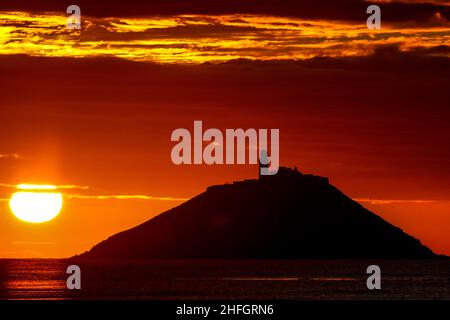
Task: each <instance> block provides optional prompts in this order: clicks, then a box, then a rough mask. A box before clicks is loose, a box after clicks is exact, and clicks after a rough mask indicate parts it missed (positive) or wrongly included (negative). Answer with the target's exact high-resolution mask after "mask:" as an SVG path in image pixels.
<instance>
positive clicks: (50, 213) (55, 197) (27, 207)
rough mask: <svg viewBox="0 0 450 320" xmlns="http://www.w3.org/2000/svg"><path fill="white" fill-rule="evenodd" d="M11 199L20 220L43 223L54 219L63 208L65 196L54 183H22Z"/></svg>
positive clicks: (14, 211) (10, 203)
mask: <svg viewBox="0 0 450 320" xmlns="http://www.w3.org/2000/svg"><path fill="white" fill-rule="evenodd" d="M17 189H18V190H20V191H18V192H15V193H14V194H13V195H12V196H11V199H10V200H9V207H10V208H11V211H12V213H13V214H14V215H15V216H16V217H17V218H18V219H20V220H22V221H26V222H31V223H42V222H47V221H50V220H52V219H54V218H55V217H56V216H57V215H58V214H59V213H60V212H61V209H62V205H63V197H62V194H61V193H59V192H57V189H58V188H57V187H56V186H52V185H30V184H20V185H18V186H17Z"/></svg>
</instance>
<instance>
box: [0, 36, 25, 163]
mask: <svg viewBox="0 0 450 320" xmlns="http://www.w3.org/2000/svg"><path fill="white" fill-rule="evenodd" d="M0 29H1V27H0ZM19 158H20V156H19V155H18V154H17V153H13V154H0V159H19Z"/></svg>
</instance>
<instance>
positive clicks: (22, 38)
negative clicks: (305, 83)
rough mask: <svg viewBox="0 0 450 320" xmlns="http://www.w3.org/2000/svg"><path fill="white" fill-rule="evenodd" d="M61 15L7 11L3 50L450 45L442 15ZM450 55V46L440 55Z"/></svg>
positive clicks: (245, 51) (227, 52)
mask: <svg viewBox="0 0 450 320" xmlns="http://www.w3.org/2000/svg"><path fill="white" fill-rule="evenodd" d="M65 24H66V17H65V16H61V15H56V14H55V15H52V14H46V15H31V14H29V13H25V12H3V13H0V54H27V55H31V56H45V57H98V56H109V57H118V58H123V59H128V60H133V61H151V62H160V63H203V62H221V61H229V60H233V59H251V60H274V59H276V60H280V59H308V58H314V57H342V56H361V55H369V54H372V53H373V52H374V51H375V50H376V48H378V47H379V46H382V45H396V46H398V47H399V49H400V50H401V51H412V50H416V49H417V48H435V47H442V46H450V24H449V23H448V21H447V20H445V18H444V17H442V16H441V15H440V14H439V12H437V13H436V16H435V17H434V19H433V21H430V23H429V24H425V25H420V24H417V23H416V22H401V23H397V24H396V23H390V24H389V23H385V24H383V29H382V30H368V29H367V26H366V24H365V21H361V22H345V21H324V20H305V19H299V18H286V17H273V16H259V15H248V14H234V15H219V16H211V15H178V16H171V17H153V18H152V17H148V18H139V19H138V18H92V17H86V16H83V24H82V30H76V31H73V30H72V31H71V30H68V29H67V28H66V25H65ZM439 54H440V55H445V56H448V51H443V52H441V53H439Z"/></svg>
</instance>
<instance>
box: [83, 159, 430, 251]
mask: <svg viewBox="0 0 450 320" xmlns="http://www.w3.org/2000/svg"><path fill="white" fill-rule="evenodd" d="M435 256H436V255H435V254H434V253H433V252H432V251H431V250H430V249H428V248H427V247H425V246H423V245H422V244H421V243H420V241H419V240H417V239H415V238H413V237H412V236H410V235H408V234H406V233H405V232H403V231H402V230H401V229H399V228H397V227H395V226H393V225H392V224H390V223H388V222H386V221H385V220H383V219H382V218H381V217H379V216H377V215H376V214H374V213H372V212H371V211H369V210H367V209H366V208H364V207H363V206H361V205H360V204H359V203H357V202H355V201H353V200H352V199H350V198H349V197H347V196H346V195H345V194H343V193H342V192H341V191H339V190H338V189H337V188H335V187H334V186H332V185H330V184H329V181H328V179H327V178H324V177H319V176H314V175H308V174H302V173H300V172H299V171H298V170H297V169H289V168H283V167H282V168H280V169H279V172H278V173H277V174H276V175H274V176H261V177H260V178H259V179H255V180H245V181H238V182H234V183H232V184H225V185H217V186H212V187H209V188H208V189H207V190H206V192H204V193H202V194H200V195H198V196H196V197H194V198H192V199H191V200H189V201H187V202H185V203H183V204H181V205H180V206H178V207H176V208H173V209H171V210H168V211H166V212H164V213H162V214H160V215H158V216H156V217H154V218H153V219H151V220H149V221H147V222H145V223H143V224H141V225H139V226H137V227H134V228H132V229H130V230H127V231H124V232H121V233H118V234H116V235H114V236H112V237H110V238H109V239H107V240H105V241H103V242H101V243H99V244H97V245H96V246H94V247H93V248H92V249H91V250H90V251H88V252H86V253H84V254H82V255H81V256H77V257H81V258H86V259H303V258H311V259H315V258H321V259H322V258H323V259H334V258H355V259H360V258H361V259H363V258H380V259H381V258H389V259H394V258H395V259H403V258H433V257H435Z"/></svg>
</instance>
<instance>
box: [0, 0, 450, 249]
mask: <svg viewBox="0 0 450 320" xmlns="http://www.w3.org/2000/svg"><path fill="white" fill-rule="evenodd" d="M79 2H80V3H79V5H80V7H81V9H82V17H83V29H82V30H81V31H76V32H69V31H68V30H66V29H65V21H66V18H65V17H66V15H65V8H66V7H67V6H66V5H65V4H64V5H62V4H61V2H56V1H40V2H39V5H37V4H36V3H34V4H30V3H28V2H17V1H4V2H3V1H2V4H0V73H1V75H2V76H1V77H0V257H26V256H45V257H61V256H70V255H73V254H77V253H81V252H83V251H85V250H88V249H90V248H91V247H92V246H93V245H94V244H96V243H97V242H99V241H101V240H103V239H105V238H107V237H108V236H110V235H112V234H113V233H115V232H119V231H122V230H124V229H127V228H130V227H133V226H135V225H136V224H139V223H142V222H144V221H146V220H148V219H149V218H151V217H152V216H154V215H156V214H158V213H160V212H162V211H163V210H166V209H168V208H171V207H173V206H176V205H178V204H180V203H181V202H182V201H184V199H187V198H190V197H192V196H194V195H196V194H198V193H200V192H202V191H204V190H205V188H206V187H208V186H210V185H213V184H220V183H225V182H231V181H234V180H239V179H246V178H253V177H256V175H257V168H256V167H255V166H175V165H174V164H173V163H172V162H171V158H170V151H171V148H172V147H173V145H174V143H172V142H171V141H170V134H171V132H172V131H173V130H174V129H177V128H187V129H189V130H192V129H193V121H194V120H202V121H203V125H204V127H205V128H212V127H213V128H219V129H223V130H224V129H225V128H239V127H241V128H268V129H270V128H279V129H280V159H281V164H282V165H285V166H297V167H298V168H299V170H300V171H302V172H307V173H314V174H318V175H324V176H328V177H329V178H330V180H331V183H332V184H334V185H336V186H337V187H339V188H340V189H341V190H342V191H343V192H344V193H346V194H347V195H349V196H351V197H353V198H355V199H357V200H359V201H360V202H361V203H362V204H363V205H364V206H367V207H368V208H369V209H371V210H373V211H374V212H376V213H378V214H380V215H381V216H383V217H384V218H385V219H387V220H388V221H390V222H392V223H394V224H396V225H398V226H399V227H401V228H403V229H404V230H405V231H406V232H408V233H410V234H412V235H414V236H416V237H418V238H419V239H420V240H421V241H422V242H423V243H425V244H426V245H428V246H430V247H431V248H432V249H434V250H435V251H437V252H439V253H446V254H450V237H449V234H450V187H449V184H448V180H449V179H450V163H449V161H450V160H449V159H450V150H449V148H448V145H449V143H450V130H449V129H448V123H449V120H450V111H449V108H448V92H449V91H450V80H449V77H448V75H449V71H450V60H449V54H450V47H449V42H450V38H449V37H450V24H449V18H450V11H449V6H447V5H446V4H447V2H445V1H435V2H434V3H435V4H428V5H422V4H416V3H414V2H416V1H403V2H402V3H398V2H393V3H382V4H379V5H380V6H381V7H382V13H383V28H382V30H380V31H369V30H367V28H366V26H365V19H366V17H367V15H366V14H365V8H366V7H367V3H365V2H361V1H354V0H345V1H341V2H340V3H341V5H337V4H336V2H334V3H333V2H332V1H327V0H325V1H323V0H321V1H314V2H311V1H308V2H307V1H295V3H294V2H292V1H282V2H281V3H280V2H279V1H278V2H275V1H259V2H258V5H257V4H256V2H255V1H231V2H229V5H224V4H223V3H219V4H217V5H212V4H211V1H196V2H195V3H194V2H191V1H175V2H172V5H169V4H168V2H167V1H146V2H144V1H136V0H133V1H127V2H126V6H125V5H124V3H121V4H111V5H109V6H101V3H102V1H98V2H97V1H96V2H95V3H96V4H95V5H94V4H93V3H92V1H79ZM149 3H152V5H149ZM174 3H175V4H174ZM343 3H345V6H344V4H343ZM69 4H71V3H68V4H67V5H69ZM232 4H233V6H232ZM324 8H327V9H324ZM205 62H208V63H205ZM19 183H42V184H54V185H60V186H68V187H67V188H65V189H63V193H64V195H65V199H64V201H65V203H64V208H63V211H62V212H61V214H60V215H59V216H58V217H57V218H56V219H55V220H53V221H51V222H48V223H44V224H40V225H31V224H26V223H23V222H21V221H19V220H17V219H16V218H14V216H12V214H11V213H10V211H9V208H8V201H7V200H8V198H9V196H10V195H11V193H12V192H13V191H14V186H15V185H17V184H19Z"/></svg>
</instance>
